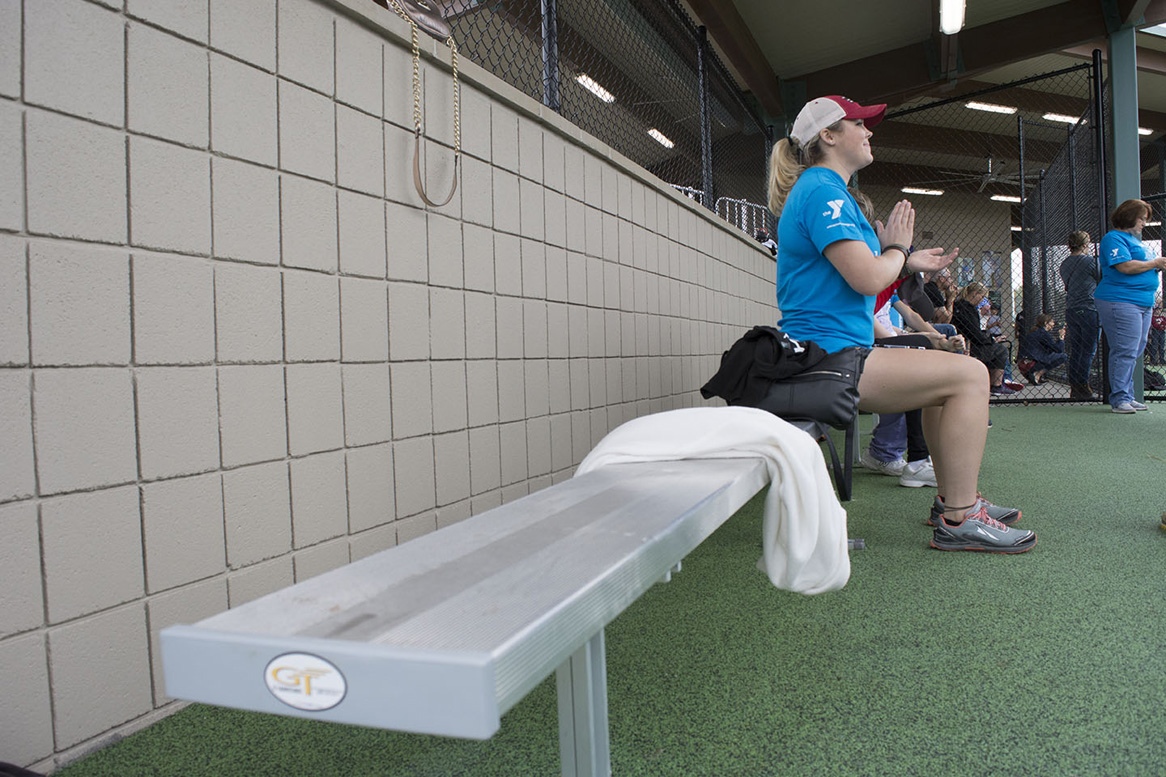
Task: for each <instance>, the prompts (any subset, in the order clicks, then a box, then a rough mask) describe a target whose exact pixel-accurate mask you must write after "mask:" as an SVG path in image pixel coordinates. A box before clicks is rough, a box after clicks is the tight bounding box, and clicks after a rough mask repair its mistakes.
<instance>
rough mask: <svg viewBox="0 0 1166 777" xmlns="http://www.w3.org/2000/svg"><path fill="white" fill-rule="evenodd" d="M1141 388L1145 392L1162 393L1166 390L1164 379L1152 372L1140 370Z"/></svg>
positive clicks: (1165, 380)
mask: <svg viewBox="0 0 1166 777" xmlns="http://www.w3.org/2000/svg"><path fill="white" fill-rule="evenodd" d="M1142 388H1143V389H1144V390H1146V391H1162V390H1163V389H1166V378H1163V377H1162V376H1161V375H1159V374H1158V373H1156V372H1154V371H1153V370H1149V369H1146V368H1145V367H1143V368H1142Z"/></svg>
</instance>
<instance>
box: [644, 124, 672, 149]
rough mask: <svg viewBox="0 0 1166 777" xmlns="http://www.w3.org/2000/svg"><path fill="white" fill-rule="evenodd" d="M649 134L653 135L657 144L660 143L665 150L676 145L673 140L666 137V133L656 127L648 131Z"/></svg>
mask: <svg viewBox="0 0 1166 777" xmlns="http://www.w3.org/2000/svg"><path fill="white" fill-rule="evenodd" d="M648 134H649V135H651V136H652V137H653V138H655V139H656V142H657V143H659V144H660V145H661V146H663V147H664V148H672V147H673V146H675V145H676V144H675V143H673V142H672V141H671V140H669V139H668V138H666V137H664V133H663V132H661V131H660V130H658V129H656V128H655V127H653V128H652V129H650V130H648Z"/></svg>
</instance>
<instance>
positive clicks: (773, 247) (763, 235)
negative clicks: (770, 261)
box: [753, 227, 777, 256]
mask: <svg viewBox="0 0 1166 777" xmlns="http://www.w3.org/2000/svg"><path fill="white" fill-rule="evenodd" d="M753 237H755V238H757V242H758V243H760V244H761V245H763V246H765V247H766V248H768V249H769V253H771V254H773V255H774V256H777V243H775V242H774V241H773V238H772V237H771V236H770V234H769V230H768V229H766V228H765V227H760V228H759V229H758V230H757V232H756V234H754V235H753Z"/></svg>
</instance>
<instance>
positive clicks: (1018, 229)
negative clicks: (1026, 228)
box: [1009, 225, 1023, 232]
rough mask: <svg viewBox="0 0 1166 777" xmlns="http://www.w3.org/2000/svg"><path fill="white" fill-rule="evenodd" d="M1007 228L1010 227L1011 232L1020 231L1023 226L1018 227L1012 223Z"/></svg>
mask: <svg viewBox="0 0 1166 777" xmlns="http://www.w3.org/2000/svg"><path fill="white" fill-rule="evenodd" d="M1009 229H1011V230H1012V231H1013V232H1020V231H1021V230H1022V229H1023V227H1018V226H1015V225H1013V226H1011V227H1009Z"/></svg>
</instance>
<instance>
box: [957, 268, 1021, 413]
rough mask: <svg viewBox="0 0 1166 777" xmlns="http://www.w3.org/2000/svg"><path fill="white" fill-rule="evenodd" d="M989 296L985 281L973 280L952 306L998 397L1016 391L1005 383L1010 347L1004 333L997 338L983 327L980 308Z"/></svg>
mask: <svg viewBox="0 0 1166 777" xmlns="http://www.w3.org/2000/svg"><path fill="white" fill-rule="evenodd" d="M987 296H988V288H987V287H986V286H984V284H982V283H979V282H977V281H972V282H971V283H969V284H968V285H967V286H965V287H964V290H963V291H962V292H960V295H959V297H958V298H957V299H956V301H955V305H953V306H952V320H951V322H952V323H953V324H955V328H956V330H958V331H959V333H960V334H961V335H963V336H964V339H965V340H967V342H968V346H969V347H970V348H971V353H972V356H974V357H976V358H977V359H979V360H980V361H981V362H983V363H984V366H985V367H987V368H988V387H989V388H988V390H989V391H991V392H992V394H994V395H996V396H1004V395H1006V394H1015V393H1016V392H1015V391H1013V390H1012V389H1010V388H1008V387H1007V386H1005V385H1004V366H1005V365H1006V364H1008V348H1007V347H1006V346H1005V345H1004V343H1003V342H1002V341H1003V340H1004V335H998V336H996V337H993V336H992V335H990V334H988V333H987V332H985V331H984V329H983V328H982V327H981V326H980V314H979V312H978V311H977V309H976V308H977V306H978V305H979V304H980V301H981V300H983V299H986V298H987Z"/></svg>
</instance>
